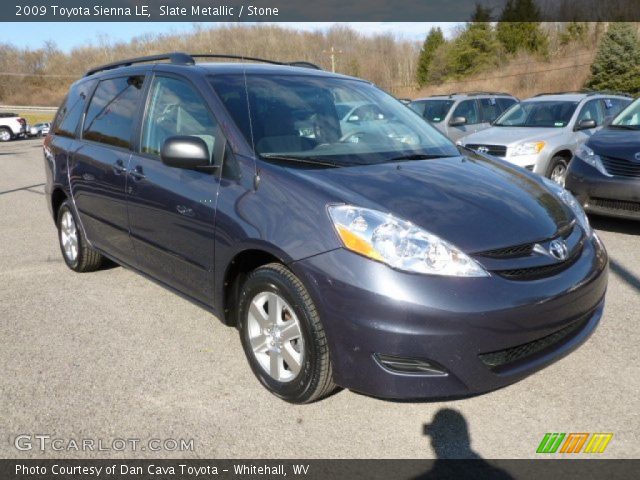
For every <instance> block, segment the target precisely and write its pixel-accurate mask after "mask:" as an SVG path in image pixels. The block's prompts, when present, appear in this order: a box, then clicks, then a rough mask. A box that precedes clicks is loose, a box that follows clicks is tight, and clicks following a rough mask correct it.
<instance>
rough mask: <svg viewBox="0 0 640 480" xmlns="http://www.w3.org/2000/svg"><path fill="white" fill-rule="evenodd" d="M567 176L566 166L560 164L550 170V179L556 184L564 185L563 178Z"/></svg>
mask: <svg viewBox="0 0 640 480" xmlns="http://www.w3.org/2000/svg"><path fill="white" fill-rule="evenodd" d="M566 176H567V167H565V166H564V165H562V164H558V165H556V166H555V167H554V168H553V170H552V171H551V180H553V181H554V182H556V183H557V184H558V185H560V186H562V187H564V182H565V178H566Z"/></svg>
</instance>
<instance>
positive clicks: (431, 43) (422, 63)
mask: <svg viewBox="0 0 640 480" xmlns="http://www.w3.org/2000/svg"><path fill="white" fill-rule="evenodd" d="M445 42H446V40H445V39H444V35H443V33H442V30H440V28H439V27H436V28H432V29H431V30H430V31H429V34H428V35H427V38H425V39H424V43H423V44H422V49H421V50H420V56H419V57H418V68H417V71H416V76H417V80H418V84H419V85H420V86H424V85H426V84H427V83H428V81H429V68H430V67H431V62H432V61H433V56H434V54H435V52H436V50H437V49H438V48H439V47H440V46H441V45H443V44H444V43H445Z"/></svg>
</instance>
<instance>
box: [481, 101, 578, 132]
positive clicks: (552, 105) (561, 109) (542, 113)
mask: <svg viewBox="0 0 640 480" xmlns="http://www.w3.org/2000/svg"><path fill="white" fill-rule="evenodd" d="M578 103H579V102H568V101H553V102H552V101H540V102H536V101H533V102H522V103H517V104H515V105H514V106H512V107H511V108H510V109H509V110H507V111H506V112H504V113H503V114H502V115H501V116H500V117H499V118H498V119H497V120H496V121H495V122H494V124H493V125H494V126H497V127H543V128H562V127H566V126H567V125H568V124H569V122H570V121H571V117H572V116H573V112H575V111H576V107H577V106H578Z"/></svg>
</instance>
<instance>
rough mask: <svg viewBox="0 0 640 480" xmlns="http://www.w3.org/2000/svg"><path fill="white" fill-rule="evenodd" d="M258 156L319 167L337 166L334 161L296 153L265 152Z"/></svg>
mask: <svg viewBox="0 0 640 480" xmlns="http://www.w3.org/2000/svg"><path fill="white" fill-rule="evenodd" d="M260 156H261V157H262V158H264V159H265V160H280V161H283V162H293V163H302V164H305V165H315V166H320V167H332V168H337V167H339V165H338V164H336V163H333V162H327V161H324V160H320V159H317V158H314V157H300V156H296V155H275V154H270V153H265V154H262V155H260Z"/></svg>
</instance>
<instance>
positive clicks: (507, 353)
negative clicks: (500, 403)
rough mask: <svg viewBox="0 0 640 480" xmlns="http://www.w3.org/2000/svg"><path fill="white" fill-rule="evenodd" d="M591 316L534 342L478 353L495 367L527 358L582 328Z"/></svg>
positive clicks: (488, 364)
mask: <svg viewBox="0 0 640 480" xmlns="http://www.w3.org/2000/svg"><path fill="white" fill-rule="evenodd" d="M590 318H591V313H589V314H588V315H585V316H583V317H581V318H580V319H578V320H576V321H575V322H572V323H570V324H569V325H567V326H566V327H564V328H563V329H561V330H558V331H557V332H554V333H552V334H551V335H547V336H546V337H542V338H539V339H538V340H534V341H533V342H529V343H525V344H523V345H518V346H516V347H511V348H506V349H504V350H498V351H496V352H490V353H483V354H480V355H478V357H479V358H480V360H481V361H482V363H484V364H485V365H487V366H488V367H490V368H492V369H495V368H498V367H504V366H506V365H509V364H511V363H514V362H517V361H518V360H522V359H525V358H527V357H530V356H532V355H535V354H536V353H538V352H540V351H542V350H544V349H545V348H547V347H550V346H552V345H555V344H557V343H559V342H560V341H561V340H563V339H565V338H566V337H568V336H569V335H571V334H572V333H573V332H575V331H577V330H579V329H580V328H582V327H583V326H584V325H585V324H586V323H587V322H588V321H589V319H590Z"/></svg>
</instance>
